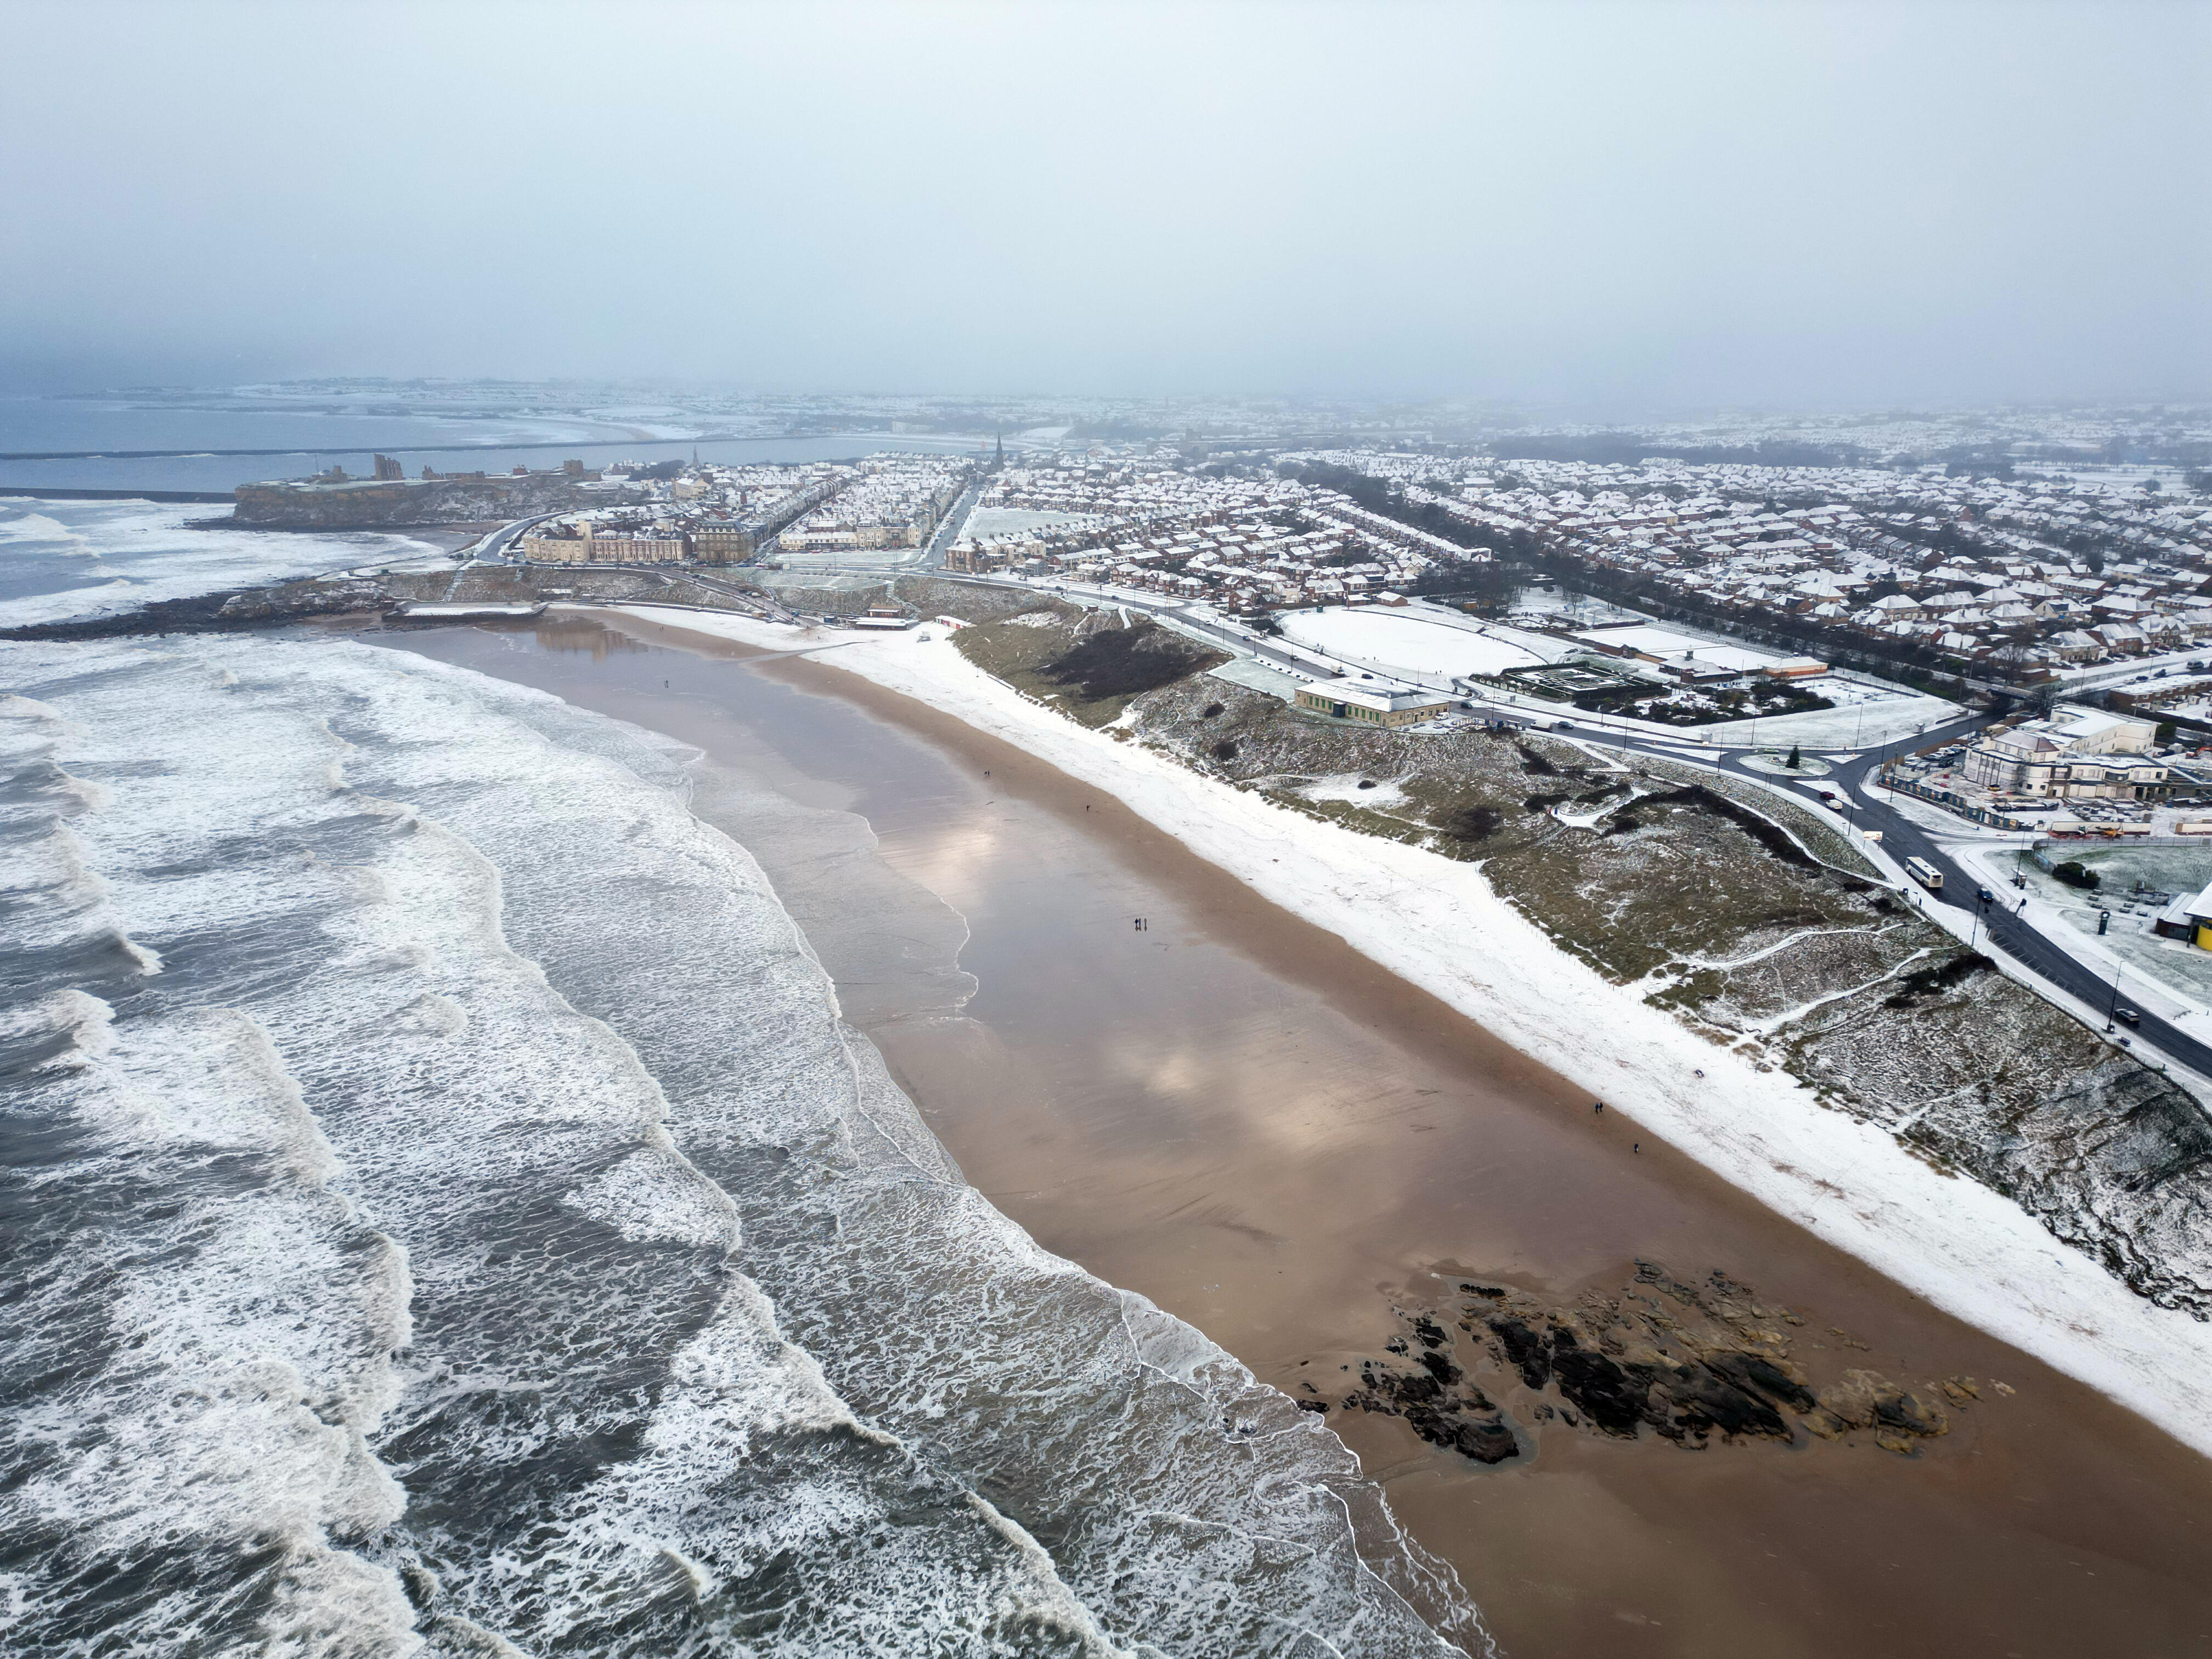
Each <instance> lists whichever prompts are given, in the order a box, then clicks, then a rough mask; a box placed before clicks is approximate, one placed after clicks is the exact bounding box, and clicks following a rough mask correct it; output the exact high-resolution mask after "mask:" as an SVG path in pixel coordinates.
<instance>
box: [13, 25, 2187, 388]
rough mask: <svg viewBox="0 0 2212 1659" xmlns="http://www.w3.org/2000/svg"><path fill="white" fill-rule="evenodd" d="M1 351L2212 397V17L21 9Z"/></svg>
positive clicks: (788, 375)
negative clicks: (2211, 229)
mask: <svg viewBox="0 0 2212 1659" xmlns="http://www.w3.org/2000/svg"><path fill="white" fill-rule="evenodd" d="M0 25H4V39H5V40H6V48H5V59H6V67H5V69H4V71H0V227H4V229H5V234H6V243H7V257H6V258H5V261H4V264H0V270H4V272H5V275H4V276H0V289H4V301H0V382H12V383H13V384H15V385H16V386H28V385H39V386H79V387H83V386H106V385H114V384H118V383H135V384H152V383H164V384H211V383H228V382H235V381H239V380H254V379H262V378H269V377H276V376H292V375H304V374H392V375H414V374H453V375H475V374H499V375H509V376H517V377H528V378H537V377H547V376H559V375H587V376H617V377H629V376H636V377H646V378H666V377H682V378H684V379H690V380H700V381H709V382H721V383H730V384H736V385H741V386H757V387H762V388H773V389H781V390H805V389H823V390H837V391H866V390H883V391H937V390H943V391H956V392H957V391H978V392H1047V393H1050V392H1101V393H1111V394H1135V395H1150V394H1166V393H1186V392H1292V393H1302V394H1330V393H1347V394H1362V395H1364V394H1383V395H1391V396H1396V395H1405V396H1411V397H1428V396H1435V395H1449V396H1463V397H1504V398H1528V399H1541V400H1545V401H1568V402H1576V403H1580V404H1588V405H1595V406H1601V407H1605V408H1609V409H1612V410H1617V411H1619V412H1622V413H1627V412H1633V411H1638V410H1647V409H1659V408H1667V407H1678V406H1687V405H1691V404H1701V403H1707V402H1711V401H1727V402H1737V403H1747V402H1765V403H1774V404H1796V405H1810V406H1820V407H1828V406H1864V405H1869V404H1877V405H1879V404H1892V403H1905V402H1920V403H1923V404H1924V403H1928V402H1942V401H1952V402H1962V401H1963V402H1976V401H1984V402H1985V401H1998V400H2013V399H2041V398H2053V397H2081V398H2094V397H2105V396H2118V397H2154V398H2167V399H2187V398H2203V397H2206V396H2208V395H2212V233H2208V229H2207V227H2208V225H2212V161H2209V160H2208V158H2212V113H2208V112H2212V93H2209V92H2208V88H2212V4H2205V3H2198V0H2171V3H2160V4H2147V5H2146V4H2127V3H2117V0H2097V3H2093V4H2063V5H2038V4H2034V3H2004V4H1998V5H1980V4H1967V3H1957V4H1943V3H1918V4H1910V5H1898V6H1894V7H1892V6H1887V5H1881V4H1876V3H1857V4H1842V5H1824V4H1816V3H1810V0H1807V3H1793V0H1759V3H1755V4H1743V5H1689V4H1682V5H1675V4H1668V3H1664V0H1622V3H1613V4H1590V5H1577V4H1571V3H1558V0H1545V3H1534V0H1532V3H1527V4H1518V5H1502V6H1488V5H1445V4H1426V5H1424V4H1392V3H1387V0H1383V3H1359V4H1354V3H1345V4H1332V5H1292V4H1257V3H1255V4H1231V3H1222V4H1216V5H1206V4H1202V3H1189V0H1186V3H1178V4H1171V5H1163V6H1158V7H1151V6H1146V5H1140V4H1134V3H1129V0H1118V3H1114V4H1111V5H1107V4H1099V5H1095V6H1094V5H1081V4H1053V3H1031V4H1025V5H1012V6H987V5H949V4H922V3H914V4H906V5H897V6H885V7H862V6H854V7H844V6H836V7H832V6H822V7H807V6H801V5H797V4H783V5H773V6H763V7H757V8H749V7H743V6H738V5H734V4H726V5H698V6H689V5H680V4H668V5H659V6H656V5H651V4H644V3H635V0H632V3H625V4H622V5H562V4H560V3H557V0H531V3H526V4H513V5H506V4H492V3H465V0H455V3H444V4H439V5H426V6H407V5H395V4H387V3H361V4H346V5H338V4H331V5H311V4H297V3H287V4H283V5H270V6H246V5H228V4H212V3H195V0H170V3H167V4H163V5H154V4H150V3H148V4H129V5H101V4H95V3H86V0H70V3H68V4H56V5H51V6H48V5H45V4H42V3H38V0H30V3H26V0H0Z"/></svg>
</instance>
